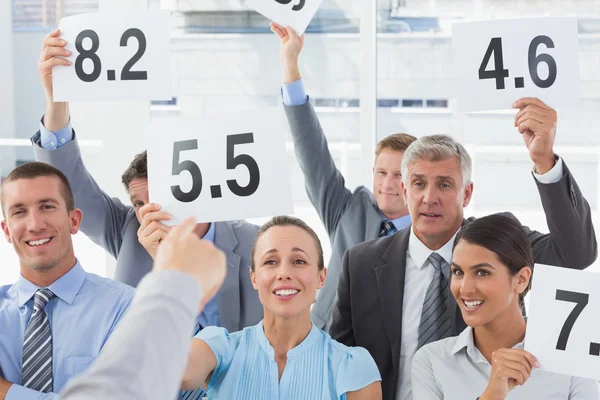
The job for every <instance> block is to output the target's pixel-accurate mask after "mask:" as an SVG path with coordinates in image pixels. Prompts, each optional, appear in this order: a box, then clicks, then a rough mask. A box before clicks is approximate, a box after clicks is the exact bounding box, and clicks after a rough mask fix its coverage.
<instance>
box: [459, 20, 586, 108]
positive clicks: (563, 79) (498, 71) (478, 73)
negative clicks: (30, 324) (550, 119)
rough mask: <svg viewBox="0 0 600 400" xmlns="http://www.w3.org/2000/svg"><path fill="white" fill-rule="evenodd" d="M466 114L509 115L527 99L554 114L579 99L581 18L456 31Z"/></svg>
mask: <svg viewBox="0 0 600 400" xmlns="http://www.w3.org/2000/svg"><path fill="white" fill-rule="evenodd" d="M452 49H453V55H454V74H455V79H456V80H455V85H456V88H455V89H456V97H457V98H458V107H459V111H461V112H469V111H485V110H500V109H510V108H511V105H512V103H513V102H514V101H515V100H517V99H519V98H522V97H538V98H540V99H541V100H542V101H543V102H545V103H546V104H548V105H549V106H551V107H553V108H557V107H571V108H573V107H576V106H577V104H578V102H579V98H580V93H579V86H580V83H579V54H578V52H579V43H578V31H577V18H575V17H565V18H527V19H515V20H496V21H482V22H467V23H456V24H453V25H452Z"/></svg>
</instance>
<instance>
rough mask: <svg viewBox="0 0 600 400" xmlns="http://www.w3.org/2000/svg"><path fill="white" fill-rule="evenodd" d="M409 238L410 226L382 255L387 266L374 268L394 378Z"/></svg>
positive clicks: (396, 369) (400, 330)
mask: <svg viewBox="0 0 600 400" xmlns="http://www.w3.org/2000/svg"><path fill="white" fill-rule="evenodd" d="M409 237H410V227H409V228H406V229H403V230H402V231H400V232H399V233H397V234H396V235H395V236H394V237H393V239H392V241H391V243H390V246H389V247H388V248H387V250H386V251H385V252H384V253H383V255H382V257H383V259H384V260H385V262H386V264H383V265H381V266H378V267H376V268H375V274H376V277H377V289H378V293H379V303H380V304H381V312H382V317H383V324H384V326H385V331H386V335H387V338H388V341H389V343H390V345H391V351H392V360H393V364H394V374H395V375H397V374H398V371H399V364H400V341H401V338H402V304H403V300H404V276H405V271H406V252H407V250H408V239H409Z"/></svg>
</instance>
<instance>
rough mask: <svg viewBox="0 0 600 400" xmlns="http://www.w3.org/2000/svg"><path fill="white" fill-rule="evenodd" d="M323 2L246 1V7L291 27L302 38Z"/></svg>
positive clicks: (291, 0)
mask: <svg viewBox="0 0 600 400" xmlns="http://www.w3.org/2000/svg"><path fill="white" fill-rule="evenodd" d="M322 2H323V0H246V5H247V6H248V7H250V8H252V9H253V10H255V11H256V12H258V13H260V14H262V15H264V16H265V17H267V18H268V19H270V20H271V21H274V22H276V23H278V24H279V25H282V26H291V27H292V28H293V29H294V30H295V31H296V33H297V34H298V36H301V35H302V34H303V33H304V31H305V30H306V27H307V26H308V24H309V23H310V21H311V20H312V19H313V17H314V16H315V14H316V13H317V10H318V9H319V7H320V6H321V3H322Z"/></svg>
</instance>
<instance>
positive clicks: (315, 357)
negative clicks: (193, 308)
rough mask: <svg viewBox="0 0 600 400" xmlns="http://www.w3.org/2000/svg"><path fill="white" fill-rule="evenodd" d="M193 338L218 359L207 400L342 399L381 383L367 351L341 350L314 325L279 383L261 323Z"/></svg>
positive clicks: (290, 354) (290, 357)
mask: <svg viewBox="0 0 600 400" xmlns="http://www.w3.org/2000/svg"><path fill="white" fill-rule="evenodd" d="M195 338H196V339H201V340H202V341H204V342H205V343H206V344H208V346H209V347H210V348H211V350H212V351H213V353H214V355H215V357H216V359H217V367H216V368H215V370H214V371H213V373H212V376H211V378H210V381H209V383H208V398H209V399H217V398H218V399H245V400H279V399H286V400H305V399H311V400H312V399H320V400H325V399H327V400H329V399H331V400H334V399H335V400H345V399H346V393H347V392H352V391H355V390H359V389H362V388H364V387H366V386H368V385H370V384H371V383H373V382H376V381H381V377H380V374H379V370H378V369H377V365H376V364H375V361H374V360H373V357H371V355H370V354H369V352H368V351H367V350H365V349H364V348H362V347H348V346H344V345H343V344H341V343H338V342H336V341H335V340H333V339H332V338H331V336H329V335H328V334H327V333H325V332H323V331H322V330H320V329H319V328H317V327H316V326H314V325H313V326H312V329H311V331H310V333H309V334H308V336H307V337H306V338H305V339H304V340H303V341H302V342H301V343H300V344H299V345H298V346H296V347H294V348H293V349H291V350H289V351H288V353H287V362H286V365H285V369H284V370H283V374H282V375H281V379H279V370H278V367H277V362H276V361H275V351H274V350H273V347H271V344H270V343H269V340H268V339H267V338H266V336H265V333H264V330H263V323H262V321H261V322H259V323H258V324H257V325H254V326H251V327H247V328H244V329H243V330H242V331H239V332H235V333H231V334H230V333H228V332H227V330H226V329H225V328H217V327H210V328H207V329H204V330H203V331H202V332H200V333H198V334H197V335H196V337H195Z"/></svg>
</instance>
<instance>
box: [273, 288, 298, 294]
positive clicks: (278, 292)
mask: <svg viewBox="0 0 600 400" xmlns="http://www.w3.org/2000/svg"><path fill="white" fill-rule="evenodd" d="M296 293H298V291H297V290H294V289H284V290H277V291H275V294H276V295H277V296H291V295H293V294H296Z"/></svg>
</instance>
